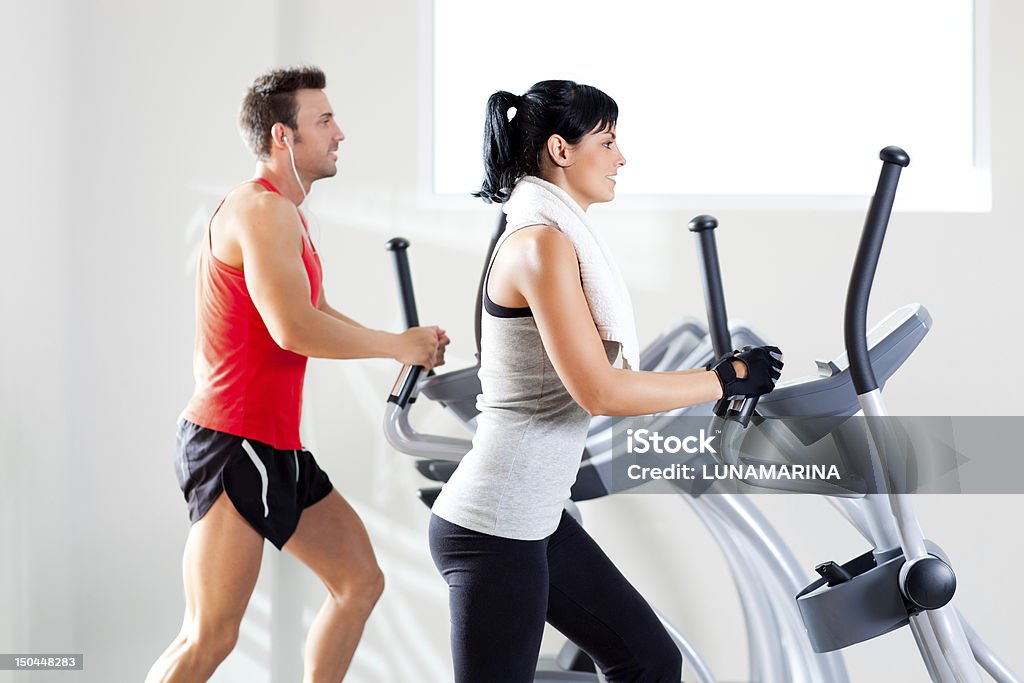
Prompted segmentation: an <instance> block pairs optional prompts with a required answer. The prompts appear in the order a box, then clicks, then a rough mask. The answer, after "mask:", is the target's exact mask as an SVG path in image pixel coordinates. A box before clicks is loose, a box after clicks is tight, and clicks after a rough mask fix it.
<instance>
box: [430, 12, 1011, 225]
mask: <svg viewBox="0 0 1024 683" xmlns="http://www.w3.org/2000/svg"><path fill="white" fill-rule="evenodd" d="M983 3H984V0H976V1H975V2H972V1H971V0H943V1H942V2H934V0H861V1H860V2H856V3H826V2H820V0H781V1H780V2H770V3H769V2H763V1H762V0H732V1H730V2H694V1H691V0H685V1H679V2H643V1H638V2H635V3H632V4H628V5H627V4H624V3H621V2H610V1H606V0H543V1H541V0H517V1H516V2H514V3H492V2H479V0H435V2H434V17H433V22H434V24H433V35H434V40H433V60H434V61H433V68H434V80H433V86H434V116H433V123H434V148H433V149H434V154H433V183H434V191H435V192H436V193H438V194H464V193H467V192H471V191H473V190H474V189H476V188H478V187H479V182H480V178H481V176H482V163H481V160H480V154H481V152H480V150H481V140H482V132H483V121H484V105H485V103H486V101H487V97H488V96H489V95H490V94H491V93H492V92H493V91H495V90H499V89H502V90H509V91H512V92H516V93H522V92H523V91H525V90H526V89H527V88H528V87H529V86H530V85H531V84H532V83H534V82H535V81H538V80H543V79H548V78H569V79H572V80H576V81H579V82H583V83H588V84H591V85H595V86H597V87H599V88H601V89H602V90H604V91H605V92H607V93H608V94H609V95H611V96H612V97H613V98H615V100H616V101H617V102H618V104H619V123H618V132H619V140H620V143H621V148H622V150H623V152H624V154H625V155H626V158H627V160H628V164H627V166H626V168H625V169H623V171H622V172H621V173H620V176H619V178H620V180H619V184H618V191H619V194H620V195H639V196H651V195H669V196H677V197H678V196H684V197H691V198H692V197H718V198H720V199H723V198H731V199H732V200H734V201H735V200H738V201H739V205H740V206H743V205H744V204H743V202H744V201H746V202H750V203H749V204H747V205H750V206H753V205H755V204H758V203H759V199H760V200H765V199H766V198H767V200H768V201H769V203H771V202H772V201H774V202H776V204H778V200H779V199H780V198H790V199H793V200H794V201H795V202H796V203H800V202H801V201H806V200H808V199H810V200H812V201H813V202H814V203H817V204H822V203H824V205H826V206H827V205H830V204H829V202H834V205H836V206H839V205H841V204H842V201H843V198H844V197H845V198H847V199H848V198H850V197H863V196H865V195H869V194H871V192H872V191H873V190H874V178H876V177H877V169H878V163H879V162H878V156H877V153H878V150H880V149H881V148H882V147H885V146H886V145H893V144H895V145H899V146H901V147H903V148H904V149H906V151H907V152H908V153H909V154H910V157H911V166H910V168H909V169H908V170H907V171H906V172H905V173H904V174H903V179H902V181H901V187H900V198H899V204H898V206H899V207H900V208H903V209H912V210H923V211H986V210H988V209H989V207H990V203H991V198H990V195H991V191H990V181H989V173H988V137H987V134H988V131H987V120H988V115H987V106H988V99H987V90H986V87H987V81H986V79H987V67H986V58H985V55H986V54H987V47H986V46H985V45H984V41H985V39H986V36H985V35H982V34H983V33H985V31H984V28H985V26H984V17H985V14H984V12H983V11H982V10H984V7H983V6H976V5H982V4H983ZM761 203H763V202H761ZM783 204H785V202H783Z"/></svg>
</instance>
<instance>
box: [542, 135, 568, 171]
mask: <svg viewBox="0 0 1024 683" xmlns="http://www.w3.org/2000/svg"><path fill="white" fill-rule="evenodd" d="M547 150H548V158H549V159H551V162H552V163H553V164H555V166H558V167H559V168H566V167H568V166H572V163H573V159H572V145H570V144H569V143H568V142H566V141H565V138H563V137H562V136H561V135H558V134H557V133H556V134H554V135H552V136H551V137H549V138H548V144H547Z"/></svg>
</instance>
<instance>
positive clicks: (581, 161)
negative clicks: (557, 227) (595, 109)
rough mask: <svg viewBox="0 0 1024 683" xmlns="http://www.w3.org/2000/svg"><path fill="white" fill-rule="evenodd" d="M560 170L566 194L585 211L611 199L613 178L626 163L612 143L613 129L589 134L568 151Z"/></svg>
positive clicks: (614, 143) (611, 127)
mask: <svg viewBox="0 0 1024 683" xmlns="http://www.w3.org/2000/svg"><path fill="white" fill-rule="evenodd" d="M566 161H568V162H569V163H568V164H567V165H566V166H564V167H563V171H564V174H565V181H566V184H567V185H568V187H565V188H563V189H565V190H566V192H568V193H569V194H570V195H571V196H572V198H573V199H575V200H576V203H577V204H579V205H580V207H581V208H582V209H583V210H584V211H586V210H587V207H589V206H590V205H591V204H594V203H596V202H610V201H611V200H612V199H614V198H615V174H616V173H618V171H619V167H620V166H622V165H624V164H625V163H626V158H625V157H624V156H622V152H620V151H619V146H618V143H617V142H616V141H615V126H610V127H607V128H603V129H597V128H595V129H594V130H592V131H590V132H589V133H587V134H586V135H585V136H583V139H582V140H580V141H579V142H578V143H576V144H575V145H571V146H570V147H569V150H568V154H567V159H566Z"/></svg>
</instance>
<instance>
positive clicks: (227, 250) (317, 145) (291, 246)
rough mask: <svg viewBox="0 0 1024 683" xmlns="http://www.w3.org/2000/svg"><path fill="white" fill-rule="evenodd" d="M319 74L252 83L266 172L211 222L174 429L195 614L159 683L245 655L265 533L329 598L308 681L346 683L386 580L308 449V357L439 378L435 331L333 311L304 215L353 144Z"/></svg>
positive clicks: (252, 125)
mask: <svg viewBox="0 0 1024 683" xmlns="http://www.w3.org/2000/svg"><path fill="white" fill-rule="evenodd" d="M325 80H326V79H325V77H324V74H323V73H322V72H321V71H320V70H319V69H316V68H312V67H304V68H299V69H287V70H275V71H272V72H269V73H267V74H265V75H263V76H260V77H259V78H257V79H256V80H255V82H254V83H253V84H252V86H251V88H250V89H249V91H248V93H247V94H246V97H245V100H244V101H243V103H242V108H241V112H240V115H239V128H240V130H241V133H242V136H243V138H244V139H245V141H246V143H247V144H248V146H249V147H250V148H251V149H252V151H253V153H254V154H255V156H256V158H257V160H258V163H257V167H256V176H255V178H254V180H252V181H250V182H248V183H245V184H243V185H241V186H239V187H238V188H236V189H234V190H232V191H231V192H230V193H229V194H228V195H227V197H226V198H225V199H224V201H223V202H222V203H221V205H220V207H218V209H217V211H215V212H214V215H213V217H212V218H211V220H210V225H209V232H208V234H207V236H206V243H205V244H204V245H203V249H202V251H201V256H200V263H199V270H198V273H197V282H196V284H197V286H196V305H197V309H196V345H195V358H194V365H195V375H196V391H195V394H194V395H193V397H192V399H191V400H190V401H189V404H188V407H187V408H186V409H185V412H184V413H183V415H182V418H181V421H180V422H179V424H178V443H177V454H176V465H177V469H178V479H179V484H180V485H181V488H182V491H183V492H184V494H185V498H186V501H187V502H188V507H189V514H190V517H191V519H192V522H193V525H192V528H191V530H190V531H189V535H188V540H187V542H186V544H185V553H184V560H183V565H184V566H183V574H184V583H185V618H184V623H183V625H182V629H181V632H180V633H179V635H178V637H177V638H176V639H175V640H174V642H172V643H171V645H170V646H169V647H168V648H167V650H166V651H165V652H164V653H163V654H162V655H161V656H160V659H159V660H157V662H156V663H155V664H154V665H153V668H152V669H151V670H150V672H149V675H148V677H147V678H146V681H147V683H156V682H157V681H160V682H167V681H189V682H194V681H205V680H207V679H208V678H209V677H210V676H211V675H212V674H213V672H214V670H215V669H216V668H217V666H218V665H219V664H220V663H221V662H222V661H223V660H224V658H225V657H227V655H228V654H229V653H230V652H231V650H232V649H233V648H234V646H235V642H236V641H237V638H238V630H239V625H240V623H241V621H242V616H243V614H244V612H245V608H246V606H247V604H248V602H249V598H250V597H251V595H252V591H253V588H254V586H255V584H256V578H257V576H258V574H259V569H260V560H261V558H262V553H263V540H264V538H266V539H267V540H269V541H271V542H272V543H273V544H274V545H275V546H276V547H277V548H279V549H284V550H287V551H288V552H290V553H292V554H293V555H294V556H295V557H296V558H298V559H299V560H300V561H302V562H303V563H304V564H306V566H308V567H309V568H310V569H311V570H313V572H315V573H316V575H317V576H319V577H320V579H322V580H323V582H324V584H325V585H326V586H327V590H328V592H329V596H328V598H327V600H326V602H324V605H323V607H322V608H321V609H320V611H319V613H318V614H317V615H316V618H315V619H314V620H313V623H312V625H311V626H310V629H309V634H308V636H307V640H306V647H305V677H304V681H305V682H306V683H319V682H321V681H325V682H326V681H330V682H331V683H337V681H340V680H341V679H342V677H343V676H344V674H345V671H346V670H347V668H348V665H349V663H350V661H351V659H352V654H353V652H354V651H355V647H356V644H357V643H358V641H359V637H360V635H361V633H362V630H363V625H364V623H365V621H366V619H367V617H368V616H369V614H370V611H371V610H372V609H373V606H374V604H375V603H376V601H377V599H378V598H379V596H380V594H381V591H382V590H383V586H384V580H383V576H382V574H381V571H380V568H379V567H378V566H377V562H376V559H375V557H374V554H373V549H372V548H371V547H370V540H369V538H368V536H367V534H366V530H365V528H364V527H363V525H362V522H361V521H360V520H359V517H358V516H357V515H356V513H355V512H354V511H353V509H352V508H351V507H350V506H349V504H348V503H347V502H345V499H344V498H342V497H341V495H339V494H338V493H337V491H335V490H334V489H333V488H332V486H331V483H330V481H329V480H328V478H327V475H326V474H325V473H324V472H323V471H322V470H321V469H320V468H319V467H318V466H317V464H316V461H315V460H314V459H313V456H312V454H311V453H309V452H308V451H305V450H303V449H302V445H301V443H300V442H299V433H298V425H299V418H300V414H301V401H302V382H303V376H304V373H305V367H306V358H307V357H320V358H395V359H397V360H398V361H400V362H402V363H407V364H413V365H424V366H426V367H431V366H435V365H440V364H441V363H443V362H444V349H445V346H446V345H447V344H448V338H447V336H446V335H445V333H444V331H443V330H441V329H439V328H434V327H417V328H413V329H410V330H408V331H406V332H405V333H403V334H390V333H387V332H381V331H377V330H371V329H367V328H365V327H363V326H361V325H359V324H358V323H356V322H355V321H353V320H351V319H350V318H348V317H346V316H345V315H343V314H342V313H339V312H338V311H336V310H335V309H333V308H331V306H330V305H329V304H328V303H327V299H326V297H325V296H324V294H323V289H322V271H321V267H320V259H319V256H318V255H317V253H316V249H315V247H314V246H313V244H312V242H311V240H310V237H309V232H308V230H307V229H306V225H305V220H304V219H303V217H302V214H301V213H300V212H299V209H298V205H299V204H301V203H302V201H303V199H304V198H305V197H306V194H307V193H308V192H309V189H310V186H311V185H312V183H313V182H315V181H317V180H319V179H321V178H328V177H330V176H333V175H334V174H335V173H336V172H337V169H336V164H337V160H338V145H339V143H340V142H341V141H342V140H344V139H345V136H344V135H343V134H342V132H341V130H340V128H339V127H338V124H337V122H336V121H335V119H334V113H333V111H332V110H331V105H330V103H329V102H328V100H327V96H326V95H325V94H324V92H323V88H324V85H325Z"/></svg>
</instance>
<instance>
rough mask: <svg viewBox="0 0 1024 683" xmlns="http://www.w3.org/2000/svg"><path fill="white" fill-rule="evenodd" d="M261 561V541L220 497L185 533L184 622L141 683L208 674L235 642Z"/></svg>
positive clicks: (193, 682)
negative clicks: (186, 534) (175, 636)
mask: <svg viewBox="0 0 1024 683" xmlns="http://www.w3.org/2000/svg"><path fill="white" fill-rule="evenodd" d="M262 559H263V537H262V536H260V535H259V534H258V533H257V532H256V531H255V530H254V529H253V528H252V527H251V526H250V525H249V523H248V522H246V521H245V519H243V518H242V516H241V515H239V514H238V511H237V510H235V506H234V505H233V504H232V503H231V500H230V499H229V498H228V497H227V495H225V494H223V493H222V494H221V495H220V497H219V498H218V499H217V501H216V502H215V503H214V504H213V505H212V506H211V507H210V510H209V511H208V512H207V513H206V514H205V515H204V516H203V518H202V519H200V520H199V521H198V522H196V523H195V524H193V525H192V529H191V530H190V531H189V533H188V540H187V541H186V542H185V556H184V559H183V560H182V574H183V578H184V581H185V620H184V623H182V626H181V633H179V634H178V637H177V638H175V640H174V642H172V643H171V644H170V646H169V647H168V648H167V650H165V651H164V653H163V654H162V655H160V658H159V659H158V660H157V661H156V663H155V664H153V668H152V669H150V671H149V675H148V676H146V683H175V682H179V681H181V682H185V681H187V682H188V683H196V682H197V681H205V680H207V679H209V678H210V676H212V675H213V672H214V671H215V670H216V668H217V667H218V666H219V665H220V663H221V662H222V661H224V658H225V657H227V656H228V654H229V653H230V652H231V650H233V649H234V647H235V643H236V642H237V641H238V629H239V626H240V625H241V623H242V616H243V615H244V614H245V608H246V606H247V605H248V604H249V598H250V597H251V596H252V591H253V588H254V587H255V586H256V578H257V577H258V576H259V573H260V562H261V560H262Z"/></svg>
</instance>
